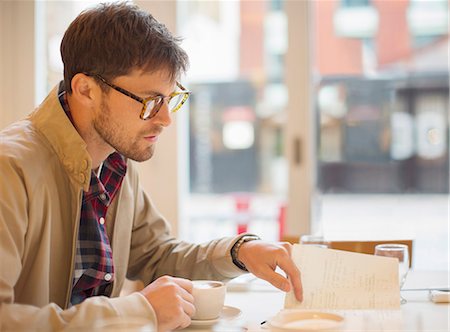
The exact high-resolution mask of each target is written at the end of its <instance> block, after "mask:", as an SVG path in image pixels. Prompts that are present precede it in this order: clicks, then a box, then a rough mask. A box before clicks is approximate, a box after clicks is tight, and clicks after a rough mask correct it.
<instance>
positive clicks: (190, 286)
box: [171, 277, 194, 293]
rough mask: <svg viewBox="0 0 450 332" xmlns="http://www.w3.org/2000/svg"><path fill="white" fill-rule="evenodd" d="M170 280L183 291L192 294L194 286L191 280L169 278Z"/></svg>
mask: <svg viewBox="0 0 450 332" xmlns="http://www.w3.org/2000/svg"><path fill="white" fill-rule="evenodd" d="M171 280H172V281H173V282H175V283H176V284H177V285H178V286H180V287H182V288H183V289H185V290H186V291H187V292H189V293H192V289H193V288H194V284H193V283H192V281H191V280H188V279H184V278H177V277H171Z"/></svg>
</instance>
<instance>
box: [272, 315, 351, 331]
mask: <svg viewBox="0 0 450 332" xmlns="http://www.w3.org/2000/svg"><path fill="white" fill-rule="evenodd" d="M343 322H344V317H343V316H340V315H337V314H334V313H329V312H321V311H301V310H283V311H281V312H280V313H279V314H278V315H276V316H275V317H274V318H272V319H271V320H270V321H269V326H270V328H271V329H272V330H273V331H280V332H281V331H283V332H287V331H335V330H336V329H337V328H339V327H340V326H341V325H342V324H343Z"/></svg>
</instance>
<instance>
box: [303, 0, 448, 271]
mask: <svg viewBox="0 0 450 332" xmlns="http://www.w3.org/2000/svg"><path fill="white" fill-rule="evenodd" d="M446 3H447V2H445V4H446ZM414 5H417V3H414ZM435 5H436V4H434V3H433V2H420V8H421V11H422V12H421V15H427V12H426V11H427V10H429V11H430V12H431V13H435V10H434V9H435ZM440 5H442V3H440ZM372 6H373V7H372V8H371V10H372V11H373V12H374V13H376V15H377V17H378V18H377V21H378V24H376V25H375V26H374V29H373V31H372V32H371V33H370V34H367V35H364V36H360V35H358V32H357V31H354V33H352V31H351V28H354V27H352V26H348V27H346V26H345V27H342V26H341V27H340V28H341V30H342V31H344V30H345V31H347V32H348V34H346V35H345V34H344V35H342V34H338V33H337V32H336V26H333V25H331V24H327V23H326V22H331V21H333V19H334V18H335V15H340V14H342V12H339V11H342V8H339V7H338V5H337V3H336V2H333V1H318V2H311V10H312V13H313V14H312V15H313V36H312V44H313V45H312V47H313V54H314V57H313V59H312V61H313V69H314V72H315V73H317V75H318V80H317V82H316V84H315V85H314V90H315V91H317V93H316V96H315V106H314V112H315V115H316V117H317V121H316V123H317V133H318V135H317V142H316V146H317V154H316V155H317V173H318V183H317V186H318V189H319V191H320V193H321V194H320V195H319V202H320V203H318V204H319V205H320V207H319V209H320V211H321V213H320V216H319V217H318V218H317V219H316V220H315V222H316V224H315V229H317V230H320V231H322V232H324V233H325V235H326V236H328V237H332V238H333V237H334V238H340V237H343V238H351V239H354V238H359V239H361V238H368V239H370V238H372V239H373V238H378V239H383V238H384V239H389V238H397V239H400V238H413V239H414V240H415V245H416V249H417V250H415V251H414V252H415V257H414V265H415V266H416V267H417V268H423V269H427V268H428V269H436V268H438V267H439V266H441V267H442V268H443V269H445V268H446V267H447V266H448V263H449V258H448V224H447V221H448V208H449V207H448V193H449V138H448V133H449V128H448V118H449V111H448V110H449V86H448V82H449V76H448V47H449V36H448V32H447V30H440V32H438V33H437V32H436V31H437V30H433V32H430V33H429V34H427V33H426V31H427V30H425V29H426V28H428V27H425V26H424V27H422V28H423V30H422V33H420V34H418V26H419V25H420V24H419V23H420V22H416V21H415V17H416V16H414V15H411V11H409V10H410V8H409V7H408V3H407V2H404V3H401V2H398V3H393V2H389V1H377V2H372ZM447 20H448V18H447ZM341 23H343V24H346V23H345V22H341ZM393 31H395V33H393ZM428 31H429V30H428ZM418 35H420V36H421V37H422V38H425V37H426V36H432V37H433V39H432V40H431V39H429V42H428V43H417V36H418ZM425 255H426V256H425Z"/></svg>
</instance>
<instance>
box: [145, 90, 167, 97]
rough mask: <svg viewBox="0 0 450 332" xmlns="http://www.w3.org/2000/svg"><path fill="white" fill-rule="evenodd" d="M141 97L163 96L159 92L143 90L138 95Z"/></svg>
mask: <svg viewBox="0 0 450 332" xmlns="http://www.w3.org/2000/svg"><path fill="white" fill-rule="evenodd" d="M140 94H141V95H143V96H146V97H147V96H148V97H149V96H164V95H163V94H162V93H161V92H157V91H151V90H145V91H142V92H141V93H140Z"/></svg>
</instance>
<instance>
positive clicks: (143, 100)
mask: <svg viewBox="0 0 450 332" xmlns="http://www.w3.org/2000/svg"><path fill="white" fill-rule="evenodd" d="M84 74H85V75H87V76H91V77H94V78H96V79H98V80H99V81H100V82H102V83H104V84H106V85H107V86H109V87H111V88H113V89H114V90H116V91H117V92H120V93H121V94H123V95H125V96H127V97H130V98H132V99H134V100H136V101H138V102H140V103H141V104H142V110H141V113H140V115H139V117H140V118H141V119H142V120H149V119H151V118H153V117H155V116H156V114H158V112H159V110H160V109H161V106H162V105H163V103H164V101H166V102H167V104H169V102H170V100H171V99H172V98H174V97H176V96H179V95H183V98H182V99H181V101H180V102H179V103H178V104H177V105H176V106H175V107H174V108H173V109H171V110H170V113H175V112H176V111H178V110H179V109H180V108H181V106H183V104H184V103H185V102H186V100H187V99H188V98H189V95H190V94H191V92H190V91H188V90H187V89H186V88H185V87H184V86H183V85H182V84H181V83H180V82H178V81H176V82H175V83H176V85H177V87H178V88H180V89H181V91H177V92H172V93H171V94H170V95H168V96H162V95H157V96H154V97H147V98H141V97H139V96H137V95H135V94H134V93H132V92H130V91H128V90H126V89H124V88H121V87H120V86H117V85H115V84H113V83H110V82H108V81H107V80H105V79H104V78H103V77H102V76H100V75H98V74H89V73H84ZM152 100H153V101H155V105H154V106H153V108H152V109H151V110H150V112H149V113H148V116H145V113H146V111H147V107H148V106H147V105H148V103H149V102H150V101H152Z"/></svg>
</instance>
